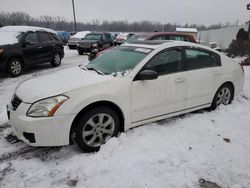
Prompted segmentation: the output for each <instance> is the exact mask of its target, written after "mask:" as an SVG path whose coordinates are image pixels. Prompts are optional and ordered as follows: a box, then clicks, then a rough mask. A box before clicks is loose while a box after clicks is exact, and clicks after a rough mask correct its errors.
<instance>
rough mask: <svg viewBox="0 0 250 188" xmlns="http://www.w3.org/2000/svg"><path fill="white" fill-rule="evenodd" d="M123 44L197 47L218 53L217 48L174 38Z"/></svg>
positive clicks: (154, 47) (153, 46) (149, 46)
mask: <svg viewBox="0 0 250 188" xmlns="http://www.w3.org/2000/svg"><path fill="white" fill-rule="evenodd" d="M122 46H134V47H142V48H150V49H159V48H163V47H165V48H171V47H182V46H187V47H195V48H202V49H205V50H209V51H213V52H215V53H218V52H217V51H216V50H213V49H212V48H210V47H207V46H203V45H200V44H197V43H193V42H184V41H174V40H146V41H134V42H130V43H124V44H122Z"/></svg>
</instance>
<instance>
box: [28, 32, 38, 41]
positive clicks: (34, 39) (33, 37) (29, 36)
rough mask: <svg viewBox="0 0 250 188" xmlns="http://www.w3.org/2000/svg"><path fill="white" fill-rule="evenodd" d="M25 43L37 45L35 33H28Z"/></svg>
mask: <svg viewBox="0 0 250 188" xmlns="http://www.w3.org/2000/svg"><path fill="white" fill-rule="evenodd" d="M25 42H31V43H38V38H37V35H36V33H29V34H27V35H26V37H25Z"/></svg>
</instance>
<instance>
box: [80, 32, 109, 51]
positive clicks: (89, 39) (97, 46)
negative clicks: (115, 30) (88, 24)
mask: <svg viewBox="0 0 250 188" xmlns="http://www.w3.org/2000/svg"><path fill="white" fill-rule="evenodd" d="M110 46H113V39H112V36H111V34H110V33H89V34H87V35H86V36H85V38H84V39H83V40H81V41H78V42H77V51H78V53H79V55H83V54H88V53H97V52H99V51H102V50H104V49H106V48H108V47H110Z"/></svg>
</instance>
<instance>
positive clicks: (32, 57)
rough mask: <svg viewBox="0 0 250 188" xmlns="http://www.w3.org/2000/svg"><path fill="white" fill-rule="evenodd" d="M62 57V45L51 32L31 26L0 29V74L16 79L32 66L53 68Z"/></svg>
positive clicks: (58, 63)
mask: <svg viewBox="0 0 250 188" xmlns="http://www.w3.org/2000/svg"><path fill="white" fill-rule="evenodd" d="M63 57H64V51H63V43H62V41H61V40H60V39H59V38H58V37H57V35H56V33H55V32H54V31H53V30H50V29H46V28H39V27H30V26H6V27H2V28H0V72H4V73H7V74H9V75H10V76H11V77H16V76H19V75H21V74H22V72H23V71H24V70H25V69H26V68H28V67H30V66H33V65H36V64H40V63H47V62H50V63H51V65H52V66H53V67H55V66H59V65H60V64H61V59H62V58H63Z"/></svg>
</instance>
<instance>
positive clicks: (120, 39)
mask: <svg viewBox="0 0 250 188" xmlns="http://www.w3.org/2000/svg"><path fill="white" fill-rule="evenodd" d="M133 35H134V34H133V33H119V34H118V35H117V36H116V37H115V39H114V45H120V44H122V43H123V42H125V41H126V40H127V39H129V38H130V37H132V36H133Z"/></svg>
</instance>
